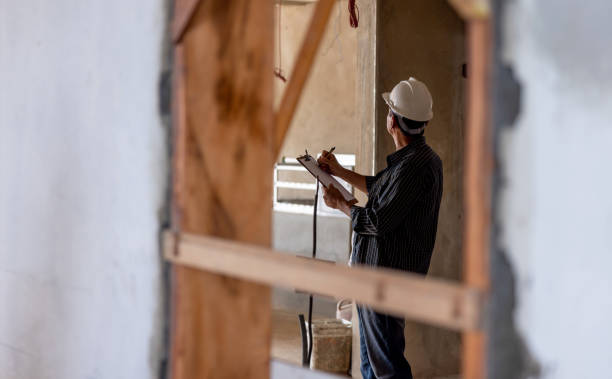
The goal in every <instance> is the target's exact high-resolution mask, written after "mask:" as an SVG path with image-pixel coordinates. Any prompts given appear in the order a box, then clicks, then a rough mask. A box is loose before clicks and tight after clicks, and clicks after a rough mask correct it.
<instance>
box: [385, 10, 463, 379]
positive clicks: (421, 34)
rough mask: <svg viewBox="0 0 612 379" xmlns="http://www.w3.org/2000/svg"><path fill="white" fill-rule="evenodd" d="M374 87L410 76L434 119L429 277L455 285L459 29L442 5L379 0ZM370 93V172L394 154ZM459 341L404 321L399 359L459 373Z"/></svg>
mask: <svg viewBox="0 0 612 379" xmlns="http://www.w3.org/2000/svg"><path fill="white" fill-rule="evenodd" d="M378 12H379V18H378V22H379V26H378V30H379V31H378V35H377V45H378V53H377V54H378V58H377V62H378V67H377V72H378V79H377V80H378V83H377V87H378V89H379V91H380V93H382V92H386V91H390V90H391V89H392V88H393V86H394V85H395V84H397V83H398V82H399V81H400V80H404V79H408V78H409V77H410V76H413V77H415V78H417V79H419V80H421V81H423V82H425V83H426V84H427V86H428V87H429V90H430V92H431V94H432V96H433V103H434V106H433V109H434V118H433V120H432V121H431V122H430V124H429V126H428V127H427V129H426V131H425V136H426V139H427V143H428V144H429V145H431V146H432V148H433V149H434V150H435V151H436V152H437V153H438V154H439V155H440V158H441V159H442V162H443V165H444V193H443V198H442V204H441V207H440V218H439V222H438V234H437V238H436V246H435V250H434V254H433V258H432V262H431V268H430V271H429V275H430V276H436V277H443V278H447V279H456V280H460V278H461V244H462V233H463V209H462V202H463V192H462V190H463V183H462V176H463V123H464V117H463V114H464V101H463V97H464V90H465V84H466V83H465V78H463V76H462V64H463V63H465V40H464V23H463V21H462V20H461V19H460V17H459V16H458V15H457V14H456V13H455V11H454V10H453V9H452V8H451V7H450V6H449V5H448V2H447V1H445V0H435V1H432V0H411V1H406V0H384V1H381V2H380V5H379V11H378ZM380 93H379V94H377V98H376V102H377V103H376V107H377V124H376V169H377V170H381V169H383V168H384V167H386V165H387V163H386V156H387V155H388V154H390V153H391V152H393V151H394V150H395V146H394V145H393V140H392V138H391V137H390V136H389V134H388V133H387V130H386V115H387V109H388V108H387V105H386V104H385V103H384V101H383V100H382V98H381V97H380ZM459 348H460V336H459V334H458V333H454V332H450V331H448V330H442V329H439V328H434V327H432V326H428V325H423V324H418V323H415V322H411V321H409V322H407V324H406V357H407V358H408V360H409V361H410V363H411V365H412V366H413V373H414V374H415V375H416V376H419V377H434V376H438V375H451V374H457V373H458V372H459V358H460V350H459Z"/></svg>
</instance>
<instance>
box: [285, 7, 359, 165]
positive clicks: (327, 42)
mask: <svg viewBox="0 0 612 379" xmlns="http://www.w3.org/2000/svg"><path fill="white" fill-rule="evenodd" d="M315 6H316V3H312V2H310V3H305V4H304V3H303V4H300V5H295V3H293V4H290V5H283V6H282V11H281V12H282V13H281V28H282V29H281V49H280V51H281V53H282V58H281V59H282V67H283V71H285V73H286V76H287V77H288V78H290V77H291V70H292V69H293V66H294V64H295V60H296V58H297V53H298V51H299V49H300V46H301V45H302V40H303V39H304V35H305V33H306V30H307V28H308V25H309V22H310V19H311V17H312V13H313V11H314V8H315ZM347 8H348V6H347V0H340V1H338V2H337V4H336V5H335V7H334V9H333V10H332V14H331V17H330V20H329V24H328V25H327V30H326V32H325V35H324V37H323V40H322V41H321V45H320V47H319V51H318V53H317V56H316V58H315V62H314V66H313V69H312V71H311V73H310V77H309V79H308V81H307V82H306V86H305V87H304V91H303V92H302V97H301V100H300V103H299V105H298V108H297V110H296V113H295V116H294V119H293V121H292V122H291V126H290V128H289V132H288V134H287V137H286V138H285V144H284V145H283V148H282V150H281V153H280V157H283V156H289V157H295V156H297V155H300V154H304V148H308V151H309V152H311V153H313V152H320V151H321V150H322V149H329V148H330V147H332V146H336V153H340V154H355V153H356V150H357V144H358V141H359V139H358V138H359V133H360V131H361V129H360V124H359V120H358V119H357V117H356V115H357V101H358V93H357V91H358V89H357V31H356V29H353V28H351V27H350V25H349V22H348V10H347ZM276 41H277V42H276V47H277V48H278V35H277V36H276ZM275 62H276V64H278V50H277V52H276V53H275ZM285 87H286V83H283V82H282V81H280V80H278V79H275V88H274V90H275V94H274V96H275V100H276V102H275V103H276V104H277V105H278V103H279V102H280V99H281V98H282V94H283V91H284V88H285Z"/></svg>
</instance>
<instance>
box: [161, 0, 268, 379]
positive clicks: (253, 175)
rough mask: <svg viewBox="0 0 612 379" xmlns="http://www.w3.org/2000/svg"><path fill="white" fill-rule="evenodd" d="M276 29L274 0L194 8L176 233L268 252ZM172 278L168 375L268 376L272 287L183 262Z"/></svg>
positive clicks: (183, 46) (181, 117)
mask: <svg viewBox="0 0 612 379" xmlns="http://www.w3.org/2000/svg"><path fill="white" fill-rule="evenodd" d="M273 25H274V19H273V7H272V4H271V3H270V2H269V1H267V0H206V1H202V2H201V3H200V5H199V6H197V7H195V13H193V15H192V16H191V21H190V22H189V23H188V26H187V28H186V30H185V32H184V34H183V36H182V39H180V46H179V47H178V48H177V51H180V52H181V54H180V59H178V60H177V61H178V62H179V64H178V65H177V67H176V70H175V73H176V75H179V76H182V78H180V80H178V81H177V83H178V84H177V87H175V89H177V90H176V92H175V94H174V96H175V99H176V100H177V101H178V102H179V104H177V105H176V107H175V109H177V110H178V114H177V115H176V118H175V122H176V123H178V124H177V125H175V126H174V127H175V133H177V134H178V135H177V136H176V141H177V146H178V147H177V149H176V151H175V160H174V162H175V172H174V173H175V178H174V182H173V186H174V199H173V202H174V203H175V206H174V208H175V210H176V212H174V213H175V217H174V218H173V223H174V225H173V229H174V230H179V229H180V230H182V231H186V232H190V233H197V234H202V235H212V236H218V237H223V238H227V239H232V240H238V241H244V242H249V243H253V244H258V245H261V246H269V245H270V236H271V228H270V223H271V211H272V201H271V196H270V194H271V193H272V188H271V186H272V167H271V166H270V165H268V164H266V163H263V164H262V162H271V161H273V157H272V150H273V146H272V143H273V140H274V139H273V138H274V136H273V128H272V126H273V111H272V107H273V103H272V101H273V98H272V88H273V86H272V85H273V82H272V81H273V76H272V75H271V72H270V71H271V68H272V67H273V50H274V45H273ZM181 85H182V86H183V87H182V88H181V87H180V86H181ZM181 102H182V104H181ZM172 280H173V283H172V306H173V314H172V325H171V327H172V332H171V344H172V351H171V353H172V357H171V377H172V378H173V379H187V378H267V377H268V376H269V353H270V340H271V317H270V316H271V315H270V313H271V304H270V288H269V287H268V286H265V285H261V284H257V283H252V282H246V281H243V280H240V279H236V278H229V277H226V276H223V275H219V274H218V273H212V272H204V271H201V270H194V269H192V268H189V267H185V266H182V265H179V266H174V267H173V275H172Z"/></svg>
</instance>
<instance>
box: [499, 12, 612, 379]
mask: <svg viewBox="0 0 612 379" xmlns="http://www.w3.org/2000/svg"><path fill="white" fill-rule="evenodd" d="M499 3H500V5H501V4H504V5H505V6H504V7H503V9H502V8H500V10H503V13H502V17H501V19H500V21H501V30H500V31H501V36H500V38H499V40H498V42H500V43H501V46H499V48H500V50H501V51H500V52H499V53H500V57H499V58H500V59H501V61H498V62H497V64H498V66H497V67H496V68H497V73H498V81H497V82H496V83H495V91H496V92H495V93H496V118H495V121H496V125H495V126H496V128H497V129H496V131H497V146H498V161H499V162H500V167H499V173H498V175H499V189H500V192H498V196H497V198H496V203H495V209H496V223H497V229H498V230H499V234H498V235H497V236H496V237H497V238H496V244H495V246H496V247H495V250H494V252H493V254H494V256H493V260H492V262H493V263H494V266H493V268H492V270H493V272H494V274H495V273H498V274H504V275H505V277H507V278H508V280H507V281H505V282H502V283H498V284H499V286H498V288H497V289H496V293H495V295H496V298H495V299H494V300H495V301H496V302H495V305H496V306H498V307H499V306H505V305H508V304H509V305H510V306H511V307H510V308H508V309H506V310H505V312H506V313H509V314H511V315H514V320H512V319H510V320H508V322H515V323H516V326H517V328H518V332H519V334H520V336H521V337H522V340H523V341H524V342H525V344H526V347H527V350H528V351H529V352H530V353H531V354H532V359H533V360H534V361H535V362H536V364H535V365H534V364H529V361H527V362H525V361H523V362H522V364H521V362H519V361H518V360H517V359H516V358H517V356H516V355H514V356H510V355H508V353H509V352H508V350H507V349H506V348H505V347H506V346H507V345H508V344H509V342H511V341H510V340H509V338H508V337H507V336H504V335H499V334H495V332H496V331H498V330H501V328H504V327H508V325H500V323H499V319H497V318H494V319H493V324H492V333H493V336H494V337H497V338H496V339H494V340H493V341H492V352H491V356H492V357H493V359H494V360H493V362H492V363H493V364H492V365H491V369H492V372H491V375H492V376H491V377H496V378H522V377H526V373H527V372H528V371H531V373H532V374H533V373H536V374H537V372H538V370H537V367H539V372H540V374H539V377H542V378H556V379H565V378H603V377H607V376H609V375H610V374H609V371H610V358H611V353H610V352H611V351H612V342H611V341H612V332H611V330H612V329H611V328H610V320H611V319H612V296H610V288H612V277H611V276H610V267H611V266H612V254H611V252H612V240H611V239H610V231H611V230H612V197H611V196H610V194H612V179H611V178H612V177H611V175H610V172H611V171H610V162H612V149H610V144H611V143H612V127H611V126H610V120H612V65H611V64H610V62H611V61H612V50H610V48H609V46H610V35H612V34H611V32H612V27H611V26H610V21H609V15H610V14H611V13H612V3H610V2H609V1H606V0H594V1H590V2H588V4H587V3H581V2H575V1H570V0H560V1H559V0H558V1H553V0H541V1H535V2H534V1H528V0H514V1H509V2H499ZM513 77H514V78H516V80H517V81H518V85H519V86H520V87H519V88H520V97H517V96H518V95H519V93H518V92H517V90H516V88H515V87H516V85H514V83H513V81H512V79H513ZM494 279H496V277H495V276H494ZM512 279H513V280H512ZM494 284H495V282H494ZM502 285H503V287H502ZM513 295H514V296H515V298H514V296H513ZM504 296H505V297H506V299H505V298H504ZM512 306H515V308H514V309H513V308H512ZM502 309H503V308H502ZM502 321H506V320H502ZM502 337H505V338H502Z"/></svg>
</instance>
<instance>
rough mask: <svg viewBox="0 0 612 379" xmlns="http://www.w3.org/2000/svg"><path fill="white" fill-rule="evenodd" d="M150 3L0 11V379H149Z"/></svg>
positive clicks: (154, 293)
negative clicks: (0, 85) (0, 175)
mask: <svg viewBox="0 0 612 379" xmlns="http://www.w3.org/2000/svg"><path fill="white" fill-rule="evenodd" d="M164 28H165V10H164V5H163V1H161V0H156V1H130V2H125V1H117V0H113V1H104V2H75V1H66V0H61V1H53V2H48V1H34V0H23V1H16V2H8V1H4V2H2V5H0V46H2V48H1V49H2V53H1V54H0V82H1V83H2V90H1V91H0V172H1V173H2V185H0V209H2V211H1V212H0V299H1V300H0V309H1V311H0V313H1V316H0V377H2V378H10V379H32V378H38V379H45V378H49V379H57V378H67V379H76V378H126V379H128V378H129V379H134V378H157V377H159V371H160V359H161V351H162V346H161V345H162V338H161V336H162V329H163V323H162V313H163V312H162V298H161V297H162V293H163V291H162V284H161V279H160V278H161V263H160V255H159V249H158V231H159V227H160V211H161V210H162V206H163V203H164V201H163V198H164V188H165V187H166V164H167V162H166V140H165V132H164V130H163V127H162V125H161V121H160V117H159V115H158V114H159V113H158V108H157V101H158V99H157V93H158V88H157V83H158V79H159V74H160V70H161V55H162V52H161V46H162V33H163V32H164Z"/></svg>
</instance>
